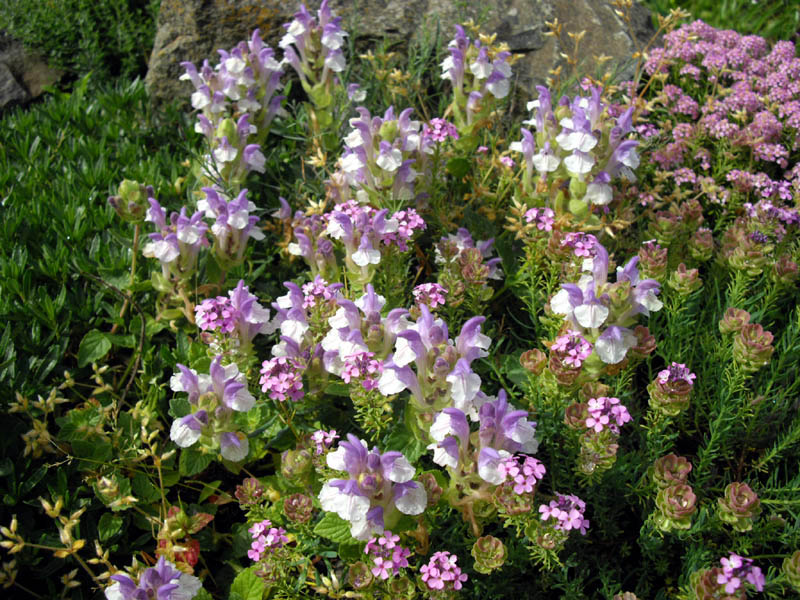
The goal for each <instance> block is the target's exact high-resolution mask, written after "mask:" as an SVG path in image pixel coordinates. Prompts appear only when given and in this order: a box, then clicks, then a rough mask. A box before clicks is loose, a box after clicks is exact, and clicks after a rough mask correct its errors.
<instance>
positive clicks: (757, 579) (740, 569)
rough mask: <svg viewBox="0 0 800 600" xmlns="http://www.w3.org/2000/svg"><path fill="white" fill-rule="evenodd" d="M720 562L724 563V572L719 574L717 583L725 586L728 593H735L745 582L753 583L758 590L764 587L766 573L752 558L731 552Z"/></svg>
mask: <svg viewBox="0 0 800 600" xmlns="http://www.w3.org/2000/svg"><path fill="white" fill-rule="evenodd" d="M719 562H720V563H722V573H720V574H719V575H717V583H718V584H719V585H721V586H722V585H724V586H725V593H726V594H733V593H734V592H736V591H737V590H738V589H739V588H740V587H742V586H743V585H744V584H745V583H749V584H751V585H752V586H753V587H754V588H755V589H756V591H757V592H760V591H762V590H763V589H764V574H763V573H762V572H761V569H760V568H759V567H757V566H755V565H754V564H753V561H752V559H750V558H742V557H741V556H739V555H738V554H734V553H733V552H731V555H730V556H729V557H728V558H721V559H720V560H719Z"/></svg>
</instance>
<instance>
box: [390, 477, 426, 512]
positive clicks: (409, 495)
mask: <svg viewBox="0 0 800 600" xmlns="http://www.w3.org/2000/svg"><path fill="white" fill-rule="evenodd" d="M427 504H428V494H426V493H425V488H423V487H422V486H421V485H419V484H418V483H417V484H415V486H414V487H412V488H406V489H405V493H404V494H403V495H402V496H400V497H399V498H396V499H395V501H394V505H395V506H396V507H397V510H399V511H400V512H401V513H403V514H404V515H421V514H422V512H423V511H424V510H425V507H426V506H427Z"/></svg>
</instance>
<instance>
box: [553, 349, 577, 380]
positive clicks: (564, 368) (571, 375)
mask: <svg viewBox="0 0 800 600" xmlns="http://www.w3.org/2000/svg"><path fill="white" fill-rule="evenodd" d="M547 367H548V368H549V369H550V372H551V373H552V374H553V375H554V376H555V378H556V381H558V383H560V384H561V385H572V384H573V383H574V382H575V380H576V379H577V378H578V375H580V374H581V367H574V366H572V365H568V364H567V363H566V362H564V361H563V360H562V358H561V357H560V356H559V355H558V353H556V352H552V351H551V352H550V360H549V362H548V363H547Z"/></svg>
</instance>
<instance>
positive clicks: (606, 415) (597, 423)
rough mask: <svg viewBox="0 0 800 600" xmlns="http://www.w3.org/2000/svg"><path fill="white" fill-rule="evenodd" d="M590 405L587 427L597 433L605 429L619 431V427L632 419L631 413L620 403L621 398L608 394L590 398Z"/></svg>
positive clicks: (613, 431)
mask: <svg viewBox="0 0 800 600" xmlns="http://www.w3.org/2000/svg"><path fill="white" fill-rule="evenodd" d="M588 405H589V416H588V418H587V419H586V427H588V428H589V429H593V430H594V431H595V432H597V433H600V432H601V431H603V429H608V430H609V431H611V432H612V433H619V428H620V427H621V426H622V425H624V424H625V423H627V422H629V421H630V420H631V414H630V413H629V412H628V409H627V408H625V407H624V406H623V405H622V404H620V403H619V398H607V397H606V396H601V397H599V398H590V399H589V403H588Z"/></svg>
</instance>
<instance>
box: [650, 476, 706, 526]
mask: <svg viewBox="0 0 800 600" xmlns="http://www.w3.org/2000/svg"><path fill="white" fill-rule="evenodd" d="M696 503H697V496H695V495H694V492H693V491H692V488H691V486H688V485H686V484H684V483H677V484H675V485H671V486H669V487H666V488H663V489H661V490H659V492H658V496H657V497H656V506H657V507H658V511H659V514H657V515H656V518H655V522H656V525H657V526H658V528H659V529H661V530H662V531H670V530H672V529H689V528H691V526H692V515H693V514H694V513H695V511H696V510H697V506H696Z"/></svg>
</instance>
